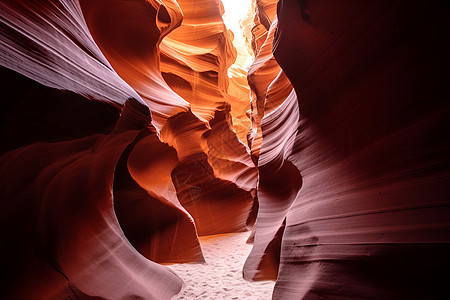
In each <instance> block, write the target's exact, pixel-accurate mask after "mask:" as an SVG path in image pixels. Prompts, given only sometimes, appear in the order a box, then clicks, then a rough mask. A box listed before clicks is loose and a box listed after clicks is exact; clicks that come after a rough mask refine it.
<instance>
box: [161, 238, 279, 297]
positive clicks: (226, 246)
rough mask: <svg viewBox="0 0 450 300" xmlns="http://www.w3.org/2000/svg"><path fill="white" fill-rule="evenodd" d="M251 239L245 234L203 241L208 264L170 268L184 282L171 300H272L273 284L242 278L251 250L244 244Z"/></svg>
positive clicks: (248, 245) (178, 265) (202, 239)
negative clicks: (182, 286) (243, 268)
mask: <svg viewBox="0 0 450 300" xmlns="http://www.w3.org/2000/svg"><path fill="white" fill-rule="evenodd" d="M248 236H249V232H242V233H232V234H220V235H213V236H207V237H201V238H200V244H201V246H202V251H203V255H204V257H205V260H206V263H205V264H174V265H170V266H169V267H170V268H171V269H172V270H174V271H175V272H176V273H177V274H178V275H179V276H180V277H181V278H182V279H183V280H184V282H185V286H184V288H183V290H182V291H181V292H180V293H179V294H178V295H176V296H175V297H173V298H172V300H178V299H184V300H190V299H217V300H220V299H227V300H228V299H233V300H237V299H245V300H267V299H271V297H272V290H273V286H274V285H275V282H274V281H258V282H249V281H246V280H244V279H243V278H242V267H243V266H244V262H245V259H246V258H247V256H248V254H249V253H250V250H251V249H252V245H250V244H246V243H245V241H246V240H247V237H248Z"/></svg>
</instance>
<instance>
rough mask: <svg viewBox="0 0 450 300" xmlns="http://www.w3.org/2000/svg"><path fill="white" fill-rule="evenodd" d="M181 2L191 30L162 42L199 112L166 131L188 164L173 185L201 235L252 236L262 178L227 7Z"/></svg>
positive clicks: (172, 76) (166, 61) (175, 80)
mask: <svg viewBox="0 0 450 300" xmlns="http://www.w3.org/2000/svg"><path fill="white" fill-rule="evenodd" d="M178 3H179V5H180V7H181V9H182V11H183V23H182V24H181V26H180V27H178V28H177V29H175V30H174V31H172V32H171V33H170V34H169V35H168V36H167V37H166V38H165V39H164V40H163V41H162V43H161V46H160V49H161V71H162V75H163V78H164V79H165V81H166V82H167V84H168V85H169V86H170V87H171V88H172V89H173V90H174V91H175V92H176V93H177V94H179V95H180V96H182V97H183V98H184V99H186V100H187V101H188V102H189V104H190V107H191V111H190V112H188V113H184V114H183V113H182V114H178V115H176V116H173V117H172V118H171V119H170V120H169V121H168V122H167V123H166V125H165V126H164V128H162V130H161V138H162V139H163V140H164V141H166V142H168V143H169V144H170V145H173V146H174V147H175V149H176V150H177V152H178V156H179V158H180V163H179V164H178V165H177V167H176V168H175V169H174V171H173V172H172V179H173V181H174V184H175V187H176V190H177V195H178V197H179V199H180V202H181V203H182V204H183V206H184V207H185V208H186V210H187V211H188V212H189V213H190V214H191V215H192V216H193V218H194V220H195V221H196V225H197V230H198V233H199V234H200V235H205V234H214V233H225V232H233V231H241V230H245V229H246V222H247V218H248V214H249V211H250V208H251V207H252V205H253V197H254V194H255V190H256V179H257V171H256V168H255V166H254V164H253V162H252V161H251V159H250V155H249V153H248V150H247V149H246V146H245V145H244V144H243V143H242V142H241V141H240V139H241V140H244V141H245V139H244V138H245V137H246V135H247V131H248V129H249V119H248V117H247V116H246V110H247V109H248V108H249V107H248V103H249V90H248V86H247V85H246V77H245V75H246V74H245V73H243V72H241V73H240V72H239V70H237V71H235V74H234V76H233V81H232V83H231V85H230V80H229V77H228V69H229V68H230V66H231V65H232V64H233V63H234V62H235V60H236V56H237V53H236V49H235V48H234V46H233V44H232V40H233V34H232V33H231V31H229V30H228V29H227V28H226V27H225V25H224V23H223V20H222V15H223V13H224V9H223V7H222V3H221V2H220V1H211V0H207V1H200V2H199V1H178ZM235 125H236V126H235ZM236 130H237V132H236Z"/></svg>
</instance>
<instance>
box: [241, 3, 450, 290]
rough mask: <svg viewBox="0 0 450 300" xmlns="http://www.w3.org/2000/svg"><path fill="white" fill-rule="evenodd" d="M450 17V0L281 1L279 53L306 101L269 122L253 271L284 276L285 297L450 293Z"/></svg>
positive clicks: (248, 271)
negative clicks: (449, 274) (448, 273)
mask: <svg viewBox="0 0 450 300" xmlns="http://www.w3.org/2000/svg"><path fill="white" fill-rule="evenodd" d="M422 4H423V3H422ZM447 13H448V6H447V5H446V4H444V3H443V2H440V1H432V3H429V4H428V3H427V5H418V3H415V4H414V5H411V3H410V2H408V1H378V2H376V3H368V2H364V1H345V2H336V1H319V0H316V1H314V0H311V1H293V0H281V1H279V2H278V22H279V23H278V27H277V31H276V33H275V38H274V43H273V48H274V54H275V58H276V59H277V61H278V63H279V64H280V66H281V67H282V68H283V71H284V72H285V73H286V75H287V77H288V78H289V80H290V81H291V82H292V84H293V86H294V88H295V92H296V94H297V95H298V106H299V107H298V109H297V108H296V106H297V101H296V100H293V97H294V94H291V96H289V97H288V98H287V99H286V100H285V101H284V103H283V104H282V105H281V106H279V107H278V109H275V110H274V111H273V113H272V115H273V117H271V116H265V118H264V119H262V126H261V127H262V146H261V154H260V158H259V163H258V168H259V172H260V179H259V181H260V183H259V188H258V199H259V203H260V211H259V214H258V219H257V223H256V233H255V246H254V249H253V251H252V253H251V254H250V256H249V258H248V260H247V263H246V268H245V269H244V272H245V273H244V274H245V275H246V276H248V278H253V279H260V278H271V277H272V278H275V276H276V274H277V271H278V277H276V279H277V283H276V285H275V289H274V294H273V298H274V299H319V298H324V299H343V298H344V299H349V298H357V299H369V298H370V299H372V298H375V299H400V298H401V299H424V298H430V297H431V298H441V297H447V296H448V294H449V289H448V286H447V285H446V284H445V280H446V279H444V278H445V276H444V277H441V275H438V274H443V272H445V271H444V270H446V269H447V268H448V266H449V259H448V255H447V254H446V253H448V251H449V245H450V244H449V242H450V240H449V238H450V234H449V233H450V218H449V216H450V215H449V208H450V203H449V199H450V197H449V191H450V190H449V189H448V183H449V180H450V176H449V175H450V174H449V168H448V167H449V156H448V153H449V152H448V151H449V146H450V145H449V143H448V138H447V137H448V136H449V129H450V126H449V125H450V124H449V120H450V118H449V117H450V114H449V108H450V107H449V104H448V101H447V100H446V99H448V91H446V90H445V88H444V87H445V86H446V84H445V82H446V81H447V80H448V76H447V75H446V69H447V68H448V66H449V64H448V62H449V61H448V55H447V53H448V50H449V40H448V36H447V35H446V33H445V30H446V29H445V28H448V21H447V18H446V17H445V15H446V14H447ZM263 48H264V45H263V46H262V47H261V49H263ZM256 84H258V81H256ZM263 87H264V86H263ZM283 106H285V107H284V108H283V109H282V107H283ZM278 110H279V111H278ZM258 115H260V113H259V112H258ZM276 115H278V117H277V118H274V117H275V116H276ZM264 120H266V121H267V123H266V126H264V123H265V122H264ZM275 128H276V130H274V129H275ZM283 143H284V144H283ZM265 170H267V172H265ZM275 172H279V173H280V175H279V176H272V174H274V173H275ZM270 192H272V193H270ZM284 218H286V219H284ZM283 220H285V224H284V232H283V233H282V237H281V236H280V235H281V234H280V231H281V232H282V231H283V223H282V222H283ZM280 226H281V227H280ZM278 228H281V229H278ZM280 242H281V245H280ZM277 251H279V252H278V253H279V256H277ZM278 260H279V266H278V264H277V263H278Z"/></svg>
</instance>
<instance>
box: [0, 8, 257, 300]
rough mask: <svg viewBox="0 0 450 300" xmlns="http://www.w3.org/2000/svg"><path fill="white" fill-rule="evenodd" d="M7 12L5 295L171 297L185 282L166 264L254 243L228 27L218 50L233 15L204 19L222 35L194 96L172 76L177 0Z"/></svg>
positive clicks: (0, 37)
mask: <svg viewBox="0 0 450 300" xmlns="http://www.w3.org/2000/svg"><path fill="white" fill-rule="evenodd" d="M217 3H218V2H215V1H205V8H207V7H209V6H210V5H212V4H214V5H217ZM181 5H182V6H185V8H186V7H189V3H188V1H185V2H181ZM190 5H191V6H192V4H190ZM0 8H1V10H0V14H1V19H0V26H1V31H0V41H1V43H0V49H1V51H0V63H1V65H2V66H4V67H6V68H4V67H2V69H1V70H0V71H1V75H2V78H5V79H7V80H2V83H6V85H5V86H3V84H2V92H3V94H4V95H5V96H6V97H7V99H5V102H6V103H5V106H4V107H5V109H4V110H3V112H2V115H3V116H5V118H4V119H3V118H2V121H1V125H2V126H1V134H2V137H5V138H11V139H10V140H9V142H8V143H6V145H5V146H3V147H2V156H1V158H0V171H1V172H0V177H1V178H2V179H1V207H2V209H1V216H2V218H1V219H2V223H1V225H2V236H3V241H4V243H3V245H2V247H1V253H2V255H4V257H8V260H7V261H4V262H3V263H2V278H3V275H5V276H7V279H6V280H4V281H2V293H3V295H4V296H5V297H6V298H8V299H30V298H34V299H55V298H67V299H72V298H76V299H79V298H83V299H85V298H102V299H129V298H140V299H169V298H171V296H172V295H174V294H176V293H177V292H178V291H179V290H180V289H181V284H182V282H181V280H180V279H179V278H178V276H177V275H175V274H174V273H173V272H171V271H170V270H169V269H167V268H166V267H164V266H161V265H159V264H156V263H154V262H159V263H167V262H196V261H202V260H203V256H202V253H201V249H200V246H199V243H198V239H197V236H198V234H212V233H222V232H234V231H242V230H245V229H246V226H247V221H248V220H247V219H248V215H249V212H250V208H251V207H252V205H253V195H254V193H255V191H254V190H255V186H256V169H255V167H254V164H253V162H252V161H251V159H250V155H249V153H248V151H247V150H246V147H245V145H244V144H242V143H241V142H240V141H239V139H238V137H237V135H236V133H235V131H234V130H233V124H232V122H231V115H230V112H231V108H230V104H229V103H228V99H227V97H226V91H227V84H228V77H227V68H228V67H229V66H230V65H231V63H232V62H233V59H234V56H233V55H234V54H233V53H234V51H235V50H234V48H233V47H232V45H231V40H230V39H231V36H230V35H229V33H228V32H227V31H226V30H225V31H223V38H220V39H217V38H214V39H213V41H212V42H211V38H212V37H214V36H215V35H217V34H216V33H215V32H212V31H211V30H212V29H213V27H212V26H211V24H213V23H214V24H216V25H217V27H220V28H223V29H225V28H224V26H223V23H222V21H221V19H220V16H221V14H222V12H221V11H220V7H219V10H218V14H217V16H214V18H209V17H207V18H206V19H202V18H200V16H198V15H194V17H193V19H192V20H191V21H195V22H197V23H199V22H203V24H204V25H203V27H204V28H207V27H208V26H209V31H205V35H200V41H196V42H199V43H200V42H201V43H203V44H205V43H209V45H210V46H211V47H209V46H208V47H206V48H205V50H204V52H202V53H203V56H202V57H203V59H204V58H208V57H209V58H208V59H209V65H208V66H207V69H212V71H210V70H208V71H206V73H207V75H208V76H206V79H205V80H206V82H203V83H202V85H203V89H202V85H199V86H198V88H197V89H196V90H195V91H194V93H193V94H192V95H190V98H189V99H183V98H182V97H181V96H180V95H179V94H177V93H175V92H174V91H173V90H172V88H174V89H175V90H176V91H177V92H179V89H177V88H176V87H174V86H172V87H169V85H168V84H167V82H169V84H170V83H171V81H170V80H168V79H167V78H166V77H163V75H162V74H161V71H160V65H161V63H160V50H159V45H160V43H161V40H162V39H163V38H164V37H165V36H166V35H168V34H169V32H171V31H172V30H173V29H174V28H176V27H179V26H180V24H181V22H182V16H183V13H182V11H181V8H180V6H179V5H178V3H177V2H175V1H162V2H161V1H132V2H125V1H102V0H96V1H80V2H78V1H71V0H67V1H34V2H33V3H28V2H26V1H4V2H2V3H1V4H0ZM185 15H186V16H189V10H188V9H187V8H186V12H185ZM219 19H220V20H219ZM187 20H188V21H189V18H187ZM219 21H220V22H219ZM208 24H209V25H208ZM180 28H181V27H180ZM214 56H215V57H216V58H220V59H218V60H217V59H215V58H213V59H211V58H212V57H214ZM222 58H224V60H222ZM176 59H177V64H180V63H181V62H183V63H187V64H188V67H189V68H191V69H195V65H196V64H198V63H199V62H198V61H196V60H195V59H193V58H192V57H185V58H182V57H180V56H177V58H176ZM14 71H16V72H19V73H21V74H23V75H25V76H26V77H25V76H23V75H20V74H19V73H16V72H14ZM175 73H176V72H175ZM213 73H215V74H213ZM178 75H180V74H178ZM181 76H184V75H183V74H181ZM199 78H200V77H195V76H194V77H193V78H192V80H194V81H195V80H198V79H199ZM218 78H219V80H218ZM166 81H167V82H166ZM172 83H173V82H172ZM190 84H191V83H190ZM61 90H63V91H61ZM205 91H206V96H205ZM217 91H219V93H218V97H217V99H216V100H214V101H211V102H201V101H200V102H196V99H206V100H208V101H209V100H211V98H209V97H210V96H211V93H212V92H215V93H217ZM208 93H210V94H208ZM180 94H182V93H180ZM182 96H183V95H182ZM202 97H203V98H202ZM191 109H192V110H191ZM201 109H204V110H205V111H207V114H208V116H206V115H202V114H199V115H197V114H195V113H196V112H198V111H199V110H200V111H201ZM11 125H17V127H11ZM161 140H162V141H164V142H162V141H161ZM195 170H197V171H195ZM192 174H194V175H196V176H194V177H192V176H191V175H192ZM185 175H187V177H186V176H185ZM136 250H137V251H136ZM138 251H139V252H138ZM149 259H150V260H149Z"/></svg>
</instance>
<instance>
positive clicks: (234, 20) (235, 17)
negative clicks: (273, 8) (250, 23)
mask: <svg viewBox="0 0 450 300" xmlns="http://www.w3.org/2000/svg"><path fill="white" fill-rule="evenodd" d="M222 3H223V6H224V8H225V14H224V15H223V21H224V23H225V25H226V26H227V28H228V29H230V30H231V31H232V32H233V34H234V41H233V44H234V46H235V47H236V49H237V52H238V55H237V58H236V63H235V65H237V66H239V67H241V68H244V69H248V68H249V66H250V64H251V63H252V61H253V54H252V53H249V52H248V50H247V47H246V45H245V37H244V33H243V30H242V27H241V23H242V21H243V20H244V19H246V18H247V14H248V13H249V10H250V8H251V6H252V0H222Z"/></svg>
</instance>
